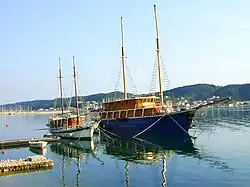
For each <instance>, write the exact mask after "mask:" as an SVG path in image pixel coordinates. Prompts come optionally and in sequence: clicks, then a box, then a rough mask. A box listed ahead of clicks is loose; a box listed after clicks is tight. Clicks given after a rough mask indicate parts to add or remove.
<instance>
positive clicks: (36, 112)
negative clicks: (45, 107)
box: [0, 110, 61, 116]
mask: <svg viewBox="0 0 250 187" xmlns="http://www.w3.org/2000/svg"><path fill="white" fill-rule="evenodd" d="M59 113H61V111H60V110H56V111H25V112H0V115H8V116H18V115H37V114H39V115H46V114H47V115H48V114H59Z"/></svg>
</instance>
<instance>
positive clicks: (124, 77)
mask: <svg viewBox="0 0 250 187" xmlns="http://www.w3.org/2000/svg"><path fill="white" fill-rule="evenodd" d="M121 35H122V47H121V50H122V51H121V59H122V75H123V91H124V99H127V90H126V75H125V68H124V64H125V62H124V33H123V19H122V17H121Z"/></svg>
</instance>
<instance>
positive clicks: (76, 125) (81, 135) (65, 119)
mask: <svg viewBox="0 0 250 187" xmlns="http://www.w3.org/2000/svg"><path fill="white" fill-rule="evenodd" d="M73 73H74V88H75V105H76V110H75V111H70V112H65V111H64V106H63V94H62V70H61V62H60V58H59V84H60V95H61V98H60V99H61V113H60V114H57V115H53V116H51V117H50V119H49V130H50V133H51V134H52V135H55V136H59V137H61V138H72V139H86V140H91V139H92V137H93V133H94V128H93V126H92V125H91V124H88V123H86V122H85V120H84V116H83V115H80V114H79V106H78V93H77V82H76V68H75V60H74V56H73Z"/></svg>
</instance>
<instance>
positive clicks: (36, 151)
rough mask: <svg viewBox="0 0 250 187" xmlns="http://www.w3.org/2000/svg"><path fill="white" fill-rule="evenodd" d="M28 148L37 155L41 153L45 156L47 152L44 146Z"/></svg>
mask: <svg viewBox="0 0 250 187" xmlns="http://www.w3.org/2000/svg"><path fill="white" fill-rule="evenodd" d="M29 150H30V151H31V152H32V153H35V154H37V155H43V156H45V155H46V154H47V152H48V151H47V149H46V147H45V148H43V149H37V148H33V147H30V148H29Z"/></svg>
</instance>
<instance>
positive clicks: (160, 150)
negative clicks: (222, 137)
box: [100, 135, 232, 186]
mask: <svg viewBox="0 0 250 187" xmlns="http://www.w3.org/2000/svg"><path fill="white" fill-rule="evenodd" d="M100 140H101V144H104V145H105V154H108V155H113V156H114V157H116V158H118V159H121V160H124V161H125V166H124V168H125V181H126V186H129V163H135V164H140V165H156V164H157V165H158V164H160V165H161V167H162V169H161V176H162V183H161V185H162V186H166V185H167V179H166V171H167V169H166V167H167V166H166V165H167V164H166V163H167V160H169V159H171V156H173V155H177V156H178V155H179V156H184V157H187V156H188V157H192V158H195V159H197V160H198V161H200V160H202V161H205V162H206V163H207V165H208V167H213V168H217V169H219V170H222V171H225V172H231V171H232V168H230V167H229V166H228V164H227V163H225V162H222V161H221V160H223V159H221V158H219V157H216V156H213V155H211V154H210V153H205V152H203V151H201V150H199V149H198V148H195V146H194V142H193V140H192V138H191V137H190V136H187V137H185V138H184V139H182V141H180V137H178V140H174V139H171V140H169V139H168V141H166V138H165V139H164V140H160V139H158V140H157V141H154V142H158V144H157V145H156V144H152V143H149V142H141V141H138V140H133V141H132V140H131V141H125V140H122V139H117V138H115V139H114V138H112V139H111V138H110V137H107V136H105V135H101V138H100Z"/></svg>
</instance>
